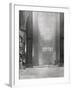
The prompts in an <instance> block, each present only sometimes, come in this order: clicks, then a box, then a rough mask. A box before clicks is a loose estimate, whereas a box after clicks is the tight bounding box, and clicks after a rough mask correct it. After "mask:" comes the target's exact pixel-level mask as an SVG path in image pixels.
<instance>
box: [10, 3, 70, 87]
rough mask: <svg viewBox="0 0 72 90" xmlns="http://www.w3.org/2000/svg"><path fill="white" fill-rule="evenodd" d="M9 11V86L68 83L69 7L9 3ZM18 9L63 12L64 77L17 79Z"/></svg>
mask: <svg viewBox="0 0 72 90" xmlns="http://www.w3.org/2000/svg"><path fill="white" fill-rule="evenodd" d="M9 10H10V11H9V13H10V18H9V19H10V25H9V27H10V28H9V29H10V42H9V43H10V63H9V64H10V70H9V73H10V77H9V83H10V86H11V87H13V86H24V85H29V86H30V85H32V84H34V85H37V84H42V85H43V84H44V82H45V83H46V84H56V83H68V82H69V81H70V74H69V73H70V72H69V70H70V69H69V65H70V64H69V45H68V39H69V38H68V35H67V32H68V30H69V8H68V7H52V6H51V7H50V6H49V7H48V6H35V5H23V4H14V3H11V4H10V7H9ZM19 10H32V11H46V12H49V11H51V12H64V17H65V18H64V26H65V27H64V31H65V33H64V36H65V39H64V54H65V55H64V61H65V64H64V78H43V79H30V80H29V79H27V80H25V79H23V80H19V66H18V65H19V62H18V58H19V36H18V35H19V14H18V12H19Z"/></svg>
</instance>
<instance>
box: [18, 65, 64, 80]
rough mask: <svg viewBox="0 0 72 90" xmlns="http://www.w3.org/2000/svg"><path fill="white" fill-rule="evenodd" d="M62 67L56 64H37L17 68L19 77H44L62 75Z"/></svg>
mask: <svg viewBox="0 0 72 90" xmlns="http://www.w3.org/2000/svg"><path fill="white" fill-rule="evenodd" d="M63 76H64V67H58V66H51V65H50V66H42V67H40V66H37V67H33V68H26V69H20V70H19V78H20V79H26V78H45V77H63Z"/></svg>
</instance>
